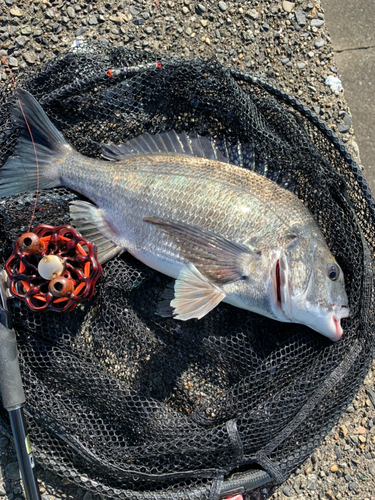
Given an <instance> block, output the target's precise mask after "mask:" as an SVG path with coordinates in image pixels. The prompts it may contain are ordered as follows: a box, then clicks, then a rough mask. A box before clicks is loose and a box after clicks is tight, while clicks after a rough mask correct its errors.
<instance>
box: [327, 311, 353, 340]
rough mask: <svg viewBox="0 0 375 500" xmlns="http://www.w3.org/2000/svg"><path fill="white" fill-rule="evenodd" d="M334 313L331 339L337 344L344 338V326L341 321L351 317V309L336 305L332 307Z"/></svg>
mask: <svg viewBox="0 0 375 500" xmlns="http://www.w3.org/2000/svg"><path fill="white" fill-rule="evenodd" d="M332 309H333V313H332V323H333V328H331V329H330V330H331V332H332V336H330V337H329V338H331V339H332V340H333V341H334V342H337V341H338V340H340V339H341V337H342V333H343V330H342V326H341V324H340V320H341V319H342V318H348V317H349V315H350V311H349V308H348V307H347V306H339V305H337V304H334V305H333V306H332Z"/></svg>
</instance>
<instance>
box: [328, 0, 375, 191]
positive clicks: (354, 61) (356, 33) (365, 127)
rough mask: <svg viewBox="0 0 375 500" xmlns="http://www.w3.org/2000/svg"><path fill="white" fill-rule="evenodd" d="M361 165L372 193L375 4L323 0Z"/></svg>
mask: <svg viewBox="0 0 375 500" xmlns="http://www.w3.org/2000/svg"><path fill="white" fill-rule="evenodd" d="M321 4H322V7H323V9H324V15H325V21H326V24H327V29H328V33H329V35H330V37H331V41H332V44H333V49H334V52H335V61H336V65H337V68H338V70H339V74H340V76H341V81H342V85H343V87H344V94H345V98H346V101H347V102H348V104H349V107H350V110H351V114H352V123H353V127H354V131H355V136H356V141H357V143H358V146H359V153H360V158H361V163H362V166H363V167H364V169H365V175H366V178H367V181H368V182H369V184H370V187H371V190H372V192H373V194H374V193H375V99H374V97H375V95H374V94H375V1H374V0H356V1H353V0H322V2H321Z"/></svg>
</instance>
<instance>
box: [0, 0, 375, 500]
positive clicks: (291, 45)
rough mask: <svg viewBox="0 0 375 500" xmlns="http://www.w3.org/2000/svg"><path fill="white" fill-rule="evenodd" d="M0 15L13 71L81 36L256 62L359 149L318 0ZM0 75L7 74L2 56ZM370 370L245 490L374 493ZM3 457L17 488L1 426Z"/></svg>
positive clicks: (100, 6) (23, 6) (43, 2)
mask: <svg viewBox="0 0 375 500" xmlns="http://www.w3.org/2000/svg"><path fill="white" fill-rule="evenodd" d="M0 16H1V17H2V25H1V28H0V50H1V54H2V55H4V56H5V57H6V58H7V61H8V63H9V65H10V66H11V67H12V69H13V72H14V75H15V78H16V80H17V71H18V69H19V68H21V67H26V66H29V67H34V66H36V67H37V66H39V65H40V64H41V63H42V62H43V61H45V60H47V59H48V58H49V57H51V56H53V55H55V54H58V53H61V52H65V51H67V50H68V49H69V48H70V47H71V45H72V43H73V42H74V41H75V40H76V39H77V38H78V39H79V40H99V39H101V40H106V41H107V42H108V43H111V44H116V45H126V46H128V47H129V48H134V47H142V48H144V50H146V51H149V52H156V51H164V52H169V53H175V54H178V55H180V56H181V57H193V56H197V55H198V56H201V55H205V56H207V57H216V58H217V59H218V60H219V61H220V62H222V63H224V64H226V65H228V66H232V67H235V68H239V69H242V70H247V71H254V72H258V73H260V74H262V75H263V76H264V77H266V78H268V79H269V80H270V81H271V83H273V84H274V85H275V86H278V87H280V88H282V89H284V90H285V91H287V92H289V93H291V94H293V95H295V96H297V97H298V98H299V99H300V100H301V101H302V102H303V103H304V104H306V105H307V106H309V107H310V108H312V109H313V110H314V112H315V113H316V114H317V115H319V116H320V118H322V119H323V120H324V121H325V122H326V123H327V124H328V125H329V126H330V127H331V128H332V129H333V130H334V131H335V132H336V133H338V135H339V137H340V138H341V140H343V141H344V142H345V143H347V145H348V146H349V147H350V148H351V150H352V152H353V153H354V155H357V156H358V146H357V144H356V142H355V138H354V131H353V128H352V125H351V115H350V113H349V110H348V106H347V104H346V101H345V98H344V95H343V92H342V90H336V91H335V90H332V88H331V87H329V86H327V85H326V84H325V82H326V79H327V77H328V76H336V75H337V69H336V67H335V62H334V57H333V48H332V44H331V40H330V37H329V34H328V33H327V31H326V27H325V23H324V12H323V8H322V7H321V6H320V3H319V1H318V2H315V0H314V2H311V3H310V2H308V1H301V0H297V1H296V2H288V1H283V2H281V1H280V2H277V1H274V2H268V1H266V0H260V1H253V2H241V1H227V2H224V1H219V2H218V1H217V0H207V1H206V2H202V1H200V2H199V3H198V2H194V1H193V0H184V1H182V0H173V1H162V0H159V1H156V0H153V1H152V0H137V1H132V2H130V1H129V0H123V1H121V0H120V1H119V2H108V1H104V2H101V1H100V0H98V1H97V2H92V3H90V4H87V2H85V1H84V0H66V1H60V0H57V1H52V0H51V1H50V2H49V1H48V0H33V1H32V2H30V1H29V0H27V1H26V0H0ZM0 77H1V80H3V79H6V78H9V76H8V75H7V72H6V71H5V69H4V66H0ZM374 374H375V364H374V365H373V367H372V369H371V370H370V372H369V374H368V376H367V377H366V379H365V381H364V384H363V386H362V388H361V389H360V391H359V393H358V395H357V396H356V398H355V399H354V402H353V404H352V405H350V406H349V407H348V409H347V411H346V413H345V414H344V415H343V416H342V417H341V419H340V421H339V422H338V423H337V425H336V426H335V427H334V428H333V429H332V430H331V431H329V432H328V433H327V436H326V438H325V439H324V440H323V442H322V443H321V444H320V445H319V446H318V447H317V449H316V450H315V451H314V453H313V454H312V456H311V457H310V458H309V459H308V460H307V461H306V462H305V463H304V464H303V465H302V466H301V467H300V468H299V469H297V471H295V472H294V473H293V474H292V476H291V477H290V478H289V479H288V480H287V481H286V482H285V483H284V484H283V485H281V486H279V487H277V488H271V487H269V486H267V485H266V486H265V487H263V488H260V489H258V490H256V491H254V492H251V493H249V494H247V498H248V499H254V500H255V499H257V500H261V499H266V498H277V499H280V500H281V499H285V498H290V499H291V500H295V499H297V498H298V499H310V498H313V499H318V500H323V499H331V500H334V499H340V498H341V499H346V498H351V497H353V498H357V499H359V500H365V499H366V498H367V499H368V500H370V497H371V495H372V493H370V492H374V491H375V426H374V421H375V392H374V390H373V382H374ZM31 438H32V436H31ZM0 464H1V466H2V474H3V475H2V476H1V475H0V477H1V481H0V497H1V496H3V497H5V496H7V498H8V499H9V500H10V499H12V498H13V499H16V498H19V499H20V498H22V494H21V489H20V482H19V480H18V477H19V476H18V466H17V463H16V456H15V452H14V448H13V445H12V444H11V443H10V442H9V440H8V439H7V438H6V437H5V436H0ZM37 474H38V477H39V478H40V480H41V493H42V495H43V500H55V499H74V500H76V499H82V498H83V499H84V500H91V499H92V495H91V493H89V492H85V491H84V490H82V489H81V488H77V487H76V486H75V485H70V484H68V483H67V482H65V481H62V480H61V479H59V478H57V477H56V476H54V475H53V474H51V473H49V472H48V471H43V470H42V469H41V468H39V467H38V468H37ZM95 498H96V497H95Z"/></svg>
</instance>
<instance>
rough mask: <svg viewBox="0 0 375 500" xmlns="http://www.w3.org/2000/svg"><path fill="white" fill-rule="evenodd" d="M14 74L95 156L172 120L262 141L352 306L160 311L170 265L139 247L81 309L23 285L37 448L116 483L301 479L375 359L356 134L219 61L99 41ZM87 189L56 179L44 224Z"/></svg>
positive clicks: (370, 219)
mask: <svg viewBox="0 0 375 500" xmlns="http://www.w3.org/2000/svg"><path fill="white" fill-rule="evenodd" d="M158 61H159V62H160V63H161V64H157V62H158ZM109 70H111V72H110V73H108V71H109ZM17 84H18V86H19V87H23V88H25V89H26V90H28V91H30V92H31V93H32V94H33V95H34V96H35V97H36V98H37V99H38V100H39V102H40V103H41V104H42V106H43V107H44V109H45V111H46V113H47V114H48V115H49V117H50V118H51V119H52V121H53V122H54V123H55V125H56V126H57V128H58V129H59V130H60V131H61V132H62V133H63V134H64V135H65V137H66V138H67V139H68V141H70V143H71V144H72V145H73V146H74V147H75V148H76V149H77V150H79V151H80V152H82V153H84V154H85V155H88V156H93V157H98V156H99V154H100V152H99V145H100V143H103V142H108V141H112V142H114V143H121V142H124V141H125V140H127V139H129V138H131V137H134V136H137V135H139V134H141V133H142V132H144V131H148V132H151V133H157V132H159V131H163V130H168V129H175V130H177V131H179V132H180V131H187V132H189V131H195V132H198V133H199V134H202V135H205V134H210V135H211V136H215V137H223V136H225V137H226V139H227V140H228V141H229V142H233V143H236V141H240V142H242V143H246V142H251V143H253V145H254V152H255V158H256V162H255V167H254V168H255V169H256V170H258V171H259V172H261V173H262V174H263V175H266V176H267V177H269V178H271V179H272V180H274V181H275V182H277V183H278V184H280V185H281V186H283V187H285V188H287V189H290V190H292V191H294V192H295V193H296V194H297V195H298V197H299V198H300V199H302V200H303V202H304V203H305V205H306V206H307V207H308V209H309V210H310V212H311V213H312V214H313V216H314V217H315V219H316V221H317V222H318V224H319V226H320V227H321V229H322V231H323V234H324V235H325V238H326V240H327V243H328V245H329V247H330V249H331V251H332V253H333V254H334V255H335V256H336V258H337V260H338V262H339V263H340V265H341V267H342V269H343V271H344V274H345V277H346V290H347V292H348V296H349V304H350V309H351V313H352V314H351V317H350V318H349V319H347V320H345V323H344V335H343V337H342V339H341V340H340V341H339V342H337V343H332V342H331V341H329V340H327V339H325V338H324V337H323V336H321V335H319V334H316V333H314V332H313V331H312V330H310V329H308V328H307V327H304V326H302V325H291V324H284V323H279V322H274V321H272V320H268V319H267V318H265V317H262V316H259V315H257V314H252V313H249V312H247V311H243V310H240V309H236V308H233V307H231V306H229V305H226V304H221V305H220V306H218V307H217V308H216V309H215V310H213V311H212V312H211V313H210V314H209V315H207V316H206V317H205V318H203V319H202V320H200V321H199V322H198V321H196V320H191V321H188V322H178V321H175V320H173V319H163V318H159V317H158V316H156V315H155V304H156V301H157V300H158V299H159V298H160V296H161V293H162V290H163V289H164V288H165V286H166V284H167V282H168V281H169V279H168V278H166V277H165V276H163V275H161V274H159V273H157V272H155V271H153V270H151V269H149V268H147V267H146V266H144V265H143V264H141V263H140V262H138V261H136V260H135V259H134V258H132V257H131V256H129V255H127V254H124V255H122V256H121V257H117V258H115V259H113V260H111V261H109V262H108V263H107V264H106V265H105V266H104V271H103V275H102V277H101V279H100V280H99V282H98V285H97V289H96V293H95V295H94V297H93V298H92V299H91V300H90V301H89V302H86V303H84V304H82V305H80V306H78V307H77V308H76V309H75V310H74V311H73V312H71V313H69V314H67V315H61V314H57V313H44V314H41V313H39V314H38V313H33V312H31V311H30V310H28V309H27V307H26V306H25V305H24V304H23V303H20V302H19V301H17V300H13V301H12V303H11V308H12V315H13V320H14V328H15V330H16V332H17V337H18V345H19V351H20V357H21V369H22V375H23V380H24V383H25V391H26V397H27V415H28V425H29V427H30V434H31V436H32V441H33V444H34V448H35V456H36V459H37V460H38V461H39V462H40V463H42V464H43V465H45V466H46V467H47V468H49V469H51V470H53V471H55V472H56V473H57V474H59V475H61V476H63V477H65V478H67V479H69V480H72V481H75V482H76V483H78V484H81V485H84V486H85V487H86V488H89V489H91V490H92V491H95V492H100V493H103V494H107V495H108V496H110V497H111V498H115V497H120V498H140V499H141V498H202V499H203V498H208V497H209V495H210V490H211V491H212V485H213V484H214V485H215V484H217V482H216V483H215V478H216V480H217V479H218V478H219V479H220V478H222V477H223V476H225V475H226V474H228V473H229V472H230V471H233V470H235V469H236V468H242V469H244V468H246V467H251V466H252V465H253V466H257V465H258V466H259V465H260V466H261V467H263V468H264V469H265V470H267V471H268V472H269V473H270V474H271V475H272V476H273V477H274V478H275V479H276V480H277V481H279V482H281V481H282V480H284V479H286V478H287V477H288V475H289V474H290V473H291V471H292V470H293V469H294V468H296V467H297V466H298V465H299V464H300V463H301V462H302V461H303V460H305V459H306V458H307V456H308V455H309V454H310V453H311V452H312V450H313V449H314V447H315V446H317V444H318V443H319V441H320V440H321V439H322V438H323V437H324V435H325V433H326V432H327V430H328V429H329V428H330V427H331V426H332V425H333V424H334V422H335V421H336V420H337V418H338V416H339V415H340V413H341V412H342V411H343V409H344V407H345V406H346V405H347V404H348V402H349V401H350V400H351V398H352V397H353V396H354V394H355V392H356V391H357V390H358V388H359V385H360V384H361V382H362V380H363V378H364V377H365V375H366V373H367V371H368V368H369V366H370V364H371V361H372V358H373V345H374V343H373V298H372V295H373V258H372V255H373V252H374V242H375V240H374V202H373V199H372V196H371V194H370V191H369V189H368V187H367V184H366V181H365V180H364V178H363V176H362V173H361V171H360V169H359V168H358V166H357V165H356V164H355V162H354V160H353V159H352V157H351V156H350V155H349V153H348V152H347V150H346V148H345V147H344V146H343V145H342V144H341V143H340V142H339V141H338V139H337V137H336V136H334V135H333V133H332V132H331V131H330V130H328V129H327V128H326V127H325V125H324V124H323V123H322V122H321V121H319V120H318V119H317V118H316V117H315V116H313V115H312V113H311V112H310V111H309V110H308V109H306V108H305V107H303V106H302V105H301V104H300V103H299V102H298V101H296V100H295V99H293V98H292V97H291V96H288V95H287V94H284V93H282V92H281V91H277V90H276V89H274V88H273V87H271V86H269V85H268V84H267V82H260V81H258V80H257V79H256V78H255V77H254V76H251V75H246V74H243V73H239V72H234V71H232V72H231V71H230V70H228V69H227V68H225V67H223V66H222V65H220V64H219V63H218V62H216V61H214V60H209V61H207V60H198V59H196V60H189V61H182V60H179V59H174V58H173V57H169V58H166V57H160V59H158V58H156V56H150V55H149V54H147V55H146V54H143V53H135V52H129V51H126V50H125V49H124V48H109V47H100V46H95V47H92V46H85V47H80V49H79V50H77V51H75V52H73V53H68V54H66V55H64V56H60V57H58V58H56V59H55V60H53V61H51V62H49V63H48V64H46V65H45V66H44V67H43V68H42V69H40V70H38V71H35V72H34V73H30V72H28V73H23V74H20V75H19V76H18V77H17ZM1 102H2V105H1V108H0V124H1V127H0V130H1V133H0V155H1V158H0V160H1V164H3V163H4V161H5V160H6V158H7V157H8V156H9V155H10V154H11V153H12V151H13V149H14V146H15V142H16V139H17V136H18V130H17V129H15V128H14V125H13V124H11V122H10V118H9V109H10V106H11V105H12V103H13V102H14V96H13V90H12V88H11V86H10V85H8V86H4V87H3V88H2V90H1ZM245 163H246V162H245ZM245 166H246V165H245ZM34 198H35V193H34V194H33V193H31V194H28V195H20V196H17V197H12V198H8V199H5V200H2V201H1V202H0V221H1V240H0V259H1V261H0V262H1V263H4V262H5V260H6V259H7V258H8V256H9V255H10V253H11V251H12V244H13V242H14V241H15V240H16V239H17V238H18V237H19V236H20V235H21V234H22V233H23V232H25V231H26V230H27V228H28V224H29V221H30V216H31V211H32V205H33V202H34ZM76 198H77V195H76V194H73V193H71V192H68V191H67V190H65V189H62V188H61V189H54V190H49V191H46V192H43V193H41V194H40V196H39V199H38V204H37V209H36V214H35V219H34V223H33V224H34V226H35V225H36V224H38V223H42V222H43V223H48V224H53V225H60V224H65V223H68V222H69V217H68V204H69V202H70V201H71V200H73V199H76ZM3 419H4V421H6V415H5V414H3ZM219 490H220V488H219ZM210 498H214V496H211V497H210Z"/></svg>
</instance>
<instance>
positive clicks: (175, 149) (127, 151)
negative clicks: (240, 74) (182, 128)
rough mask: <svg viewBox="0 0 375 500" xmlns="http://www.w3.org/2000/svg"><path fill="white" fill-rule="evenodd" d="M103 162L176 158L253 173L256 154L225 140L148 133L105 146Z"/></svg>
mask: <svg viewBox="0 0 375 500" xmlns="http://www.w3.org/2000/svg"><path fill="white" fill-rule="evenodd" d="M101 152H102V156H103V158H106V159H107V160H111V161H120V160H123V159H124V158H127V157H129V156H132V155H137V154H175V155H190V156H196V157H199V158H207V159H210V160H216V161H222V162H225V163H228V162H229V163H232V164H233V165H237V166H240V167H246V168H250V169H253V163H254V153H253V148H252V146H251V145H250V144H249V143H246V144H240V143H236V144H230V143H229V142H228V141H227V140H226V139H225V138H223V139H212V138H211V137H208V136H201V135H197V134H194V133H189V134H186V133H177V132H175V131H174V130H170V131H168V132H162V133H160V134H156V135H151V134H149V133H147V132H146V133H144V134H142V135H140V136H138V137H135V138H133V139H130V140H129V141H127V142H124V143H123V144H118V145H115V144H102V145H101Z"/></svg>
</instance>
